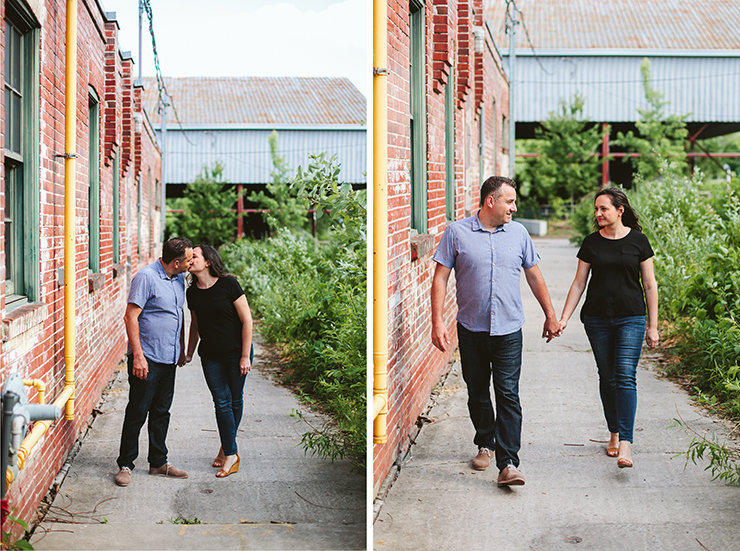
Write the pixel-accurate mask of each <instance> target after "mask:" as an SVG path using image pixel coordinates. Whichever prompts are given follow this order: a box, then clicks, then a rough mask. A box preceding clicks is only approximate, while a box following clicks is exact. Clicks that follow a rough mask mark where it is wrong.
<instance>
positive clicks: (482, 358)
mask: <svg viewBox="0 0 740 551" xmlns="http://www.w3.org/2000/svg"><path fill="white" fill-rule="evenodd" d="M457 334H458V339H459V342H460V362H461V363H462V373H463V379H465V384H467V386H468V411H469V412H470V419H471V420H472V421H473V426H474V427H475V438H474V439H473V442H474V443H475V445H476V446H478V447H483V448H490V449H492V450H495V452H496V466H497V467H498V468H499V470H502V469H504V468H505V467H506V466H507V465H509V464H512V465H514V466H515V467H518V466H519V455H518V453H519V449H520V448H521V437H522V406H521V404H520V402H519V376H520V374H521V368H522V331H521V329H520V330H519V331H517V332H515V333H511V334H509V335H502V336H495V337H492V336H490V335H489V334H488V333H474V332H472V331H468V330H467V329H465V328H464V327H463V326H462V325H460V324H459V323H458V324H457ZM491 377H493V392H494V395H495V397H496V415H495V416H494V413H493V404H492V403H491V393H490V390H489V389H490V385H491Z"/></svg>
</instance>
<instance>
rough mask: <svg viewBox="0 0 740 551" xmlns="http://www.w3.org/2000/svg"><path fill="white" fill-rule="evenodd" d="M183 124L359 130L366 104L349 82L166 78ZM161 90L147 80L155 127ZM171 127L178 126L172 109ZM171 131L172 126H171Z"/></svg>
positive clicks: (146, 96)
mask: <svg viewBox="0 0 740 551" xmlns="http://www.w3.org/2000/svg"><path fill="white" fill-rule="evenodd" d="M165 85H166V87H167V92H168V93H169V94H170V96H172V100H173V104H174V107H175V110H176V112H177V116H178V118H179V122H180V123H182V124H183V125H193V124H197V125H225V124H242V125H249V124H254V125H260V124H263V125H283V126H285V125H360V124H366V122H367V100H366V99H365V97H364V96H363V95H362V94H361V93H360V91H359V90H357V88H355V87H354V85H353V84H352V83H351V82H350V81H349V79H346V78H330V77H272V78H271V77H217V78H216V77H185V78H165ZM157 101H158V88H157V83H156V81H155V79H154V78H151V77H148V78H145V79H144V107H145V109H146V111H147V114H148V115H149V118H150V120H151V121H152V124H153V125H154V126H159V124H160V114H159V113H158V112H157ZM168 123H171V124H173V125H174V124H176V121H175V116H174V114H173V113H172V111H171V110H170V112H169V115H168ZM168 126H169V124H168Z"/></svg>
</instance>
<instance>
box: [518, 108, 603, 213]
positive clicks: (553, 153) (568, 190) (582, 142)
mask: <svg viewBox="0 0 740 551" xmlns="http://www.w3.org/2000/svg"><path fill="white" fill-rule="evenodd" d="M583 105H584V100H583V98H582V97H581V96H580V95H578V94H576V95H574V96H573V98H571V100H570V103H566V102H565V100H561V101H560V111H559V112H557V113H556V112H555V111H551V112H550V113H549V116H548V119H547V120H546V121H543V122H542V123H541V125H542V127H541V128H537V130H536V131H535V135H536V138H537V139H536V140H535V141H533V142H532V144H533V146H534V148H535V150H536V152H537V153H538V156H537V157H535V158H534V159H532V160H530V161H529V162H528V163H527V166H526V168H525V170H524V173H523V174H522V179H523V180H524V181H526V182H528V183H529V194H530V195H531V196H534V197H535V198H536V199H537V202H538V203H539V204H549V205H557V204H559V203H560V204H562V202H563V201H569V202H570V207H571V211H572V209H573V206H574V204H575V203H576V202H577V201H578V200H579V199H580V198H581V197H582V196H583V195H584V194H585V193H588V192H589V191H593V190H594V189H596V187H597V186H598V182H599V175H600V173H601V170H600V166H601V159H600V158H599V157H598V156H596V155H594V154H595V153H596V152H597V150H598V147H599V144H600V143H601V129H600V128H599V127H598V126H595V125H594V124H592V123H591V121H589V120H588V119H585V118H584V117H583Z"/></svg>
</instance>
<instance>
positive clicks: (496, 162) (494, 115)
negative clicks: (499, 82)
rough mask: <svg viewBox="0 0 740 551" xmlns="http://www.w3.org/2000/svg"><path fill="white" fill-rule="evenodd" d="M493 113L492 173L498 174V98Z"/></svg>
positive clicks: (494, 103) (492, 108)
mask: <svg viewBox="0 0 740 551" xmlns="http://www.w3.org/2000/svg"><path fill="white" fill-rule="evenodd" d="M491 115H492V118H493V124H492V125H491V149H492V150H493V167H492V168H493V172H492V173H491V174H492V175H498V161H497V157H498V155H497V153H496V150H497V145H496V138H498V135H497V133H496V120H497V119H496V116H497V113H496V100H493V105H492V106H491Z"/></svg>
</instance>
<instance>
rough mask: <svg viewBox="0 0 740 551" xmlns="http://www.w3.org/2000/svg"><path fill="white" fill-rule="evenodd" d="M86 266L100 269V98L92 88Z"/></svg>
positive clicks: (89, 109) (89, 123)
mask: <svg viewBox="0 0 740 551" xmlns="http://www.w3.org/2000/svg"><path fill="white" fill-rule="evenodd" d="M87 105H88V142H87V144H88V147H87V149H88V152H87V155H88V221H87V223H88V231H89V239H90V250H89V255H90V256H89V260H88V268H90V270H92V271H93V272H95V273H97V272H99V271H100V147H99V145H100V115H99V111H100V109H99V108H100V100H99V99H98V94H96V93H95V90H93V89H92V88H90V89H89V96H88V104H87Z"/></svg>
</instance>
